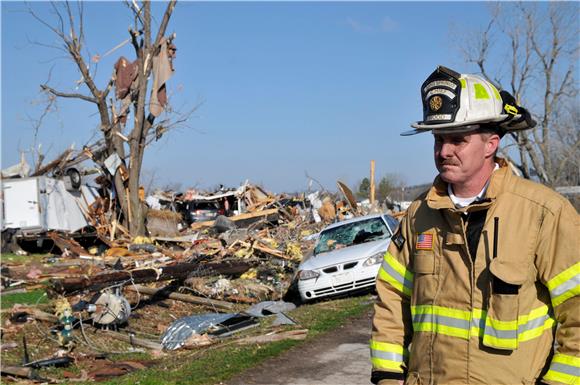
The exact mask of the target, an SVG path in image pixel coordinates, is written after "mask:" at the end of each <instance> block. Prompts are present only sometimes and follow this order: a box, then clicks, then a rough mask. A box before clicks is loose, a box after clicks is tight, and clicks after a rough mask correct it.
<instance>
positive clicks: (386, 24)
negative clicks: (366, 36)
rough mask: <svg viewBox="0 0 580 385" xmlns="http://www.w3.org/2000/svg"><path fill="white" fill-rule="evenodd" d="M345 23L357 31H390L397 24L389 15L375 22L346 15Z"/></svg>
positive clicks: (395, 27)
mask: <svg viewBox="0 0 580 385" xmlns="http://www.w3.org/2000/svg"><path fill="white" fill-rule="evenodd" d="M346 25H348V26H349V27H350V29H352V30H353V31H355V32H359V33H378V32H391V31H394V30H395V29H397V27H398V26H399V24H398V23H397V22H396V21H395V20H393V19H392V18H391V17H389V16H385V17H383V18H382V19H381V20H380V21H379V22H375V23H373V22H364V21H361V20H356V19H353V18H352V17H347V18H346Z"/></svg>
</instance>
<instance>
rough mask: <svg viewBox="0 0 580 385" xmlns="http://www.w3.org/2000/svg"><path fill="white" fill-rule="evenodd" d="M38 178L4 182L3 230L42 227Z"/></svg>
mask: <svg viewBox="0 0 580 385" xmlns="http://www.w3.org/2000/svg"><path fill="white" fill-rule="evenodd" d="M39 187H40V186H39V178H26V179H14V180H4V181H3V183H2V192H3V193H4V218H3V219H4V226H3V227H4V228H9V229H29V228H37V227H42V219H41V218H42V216H41V211H40V203H39V199H40V196H39Z"/></svg>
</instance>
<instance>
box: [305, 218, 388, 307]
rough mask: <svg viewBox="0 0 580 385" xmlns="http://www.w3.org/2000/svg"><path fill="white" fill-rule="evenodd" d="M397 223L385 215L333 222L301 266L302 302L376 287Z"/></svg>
mask: <svg viewBox="0 0 580 385" xmlns="http://www.w3.org/2000/svg"><path fill="white" fill-rule="evenodd" d="M398 224H399V223H398V222H397V220H396V219H395V218H393V217H391V216H389V215H386V214H375V215H367V216H364V217H357V218H353V219H349V220H346V221H342V222H339V223H334V224H332V225H330V226H328V227H326V228H324V229H323V230H322V231H321V232H320V235H319V238H318V241H317V243H316V246H315V247H314V253H313V255H312V256H311V257H310V258H308V259H306V260H304V261H302V262H301V263H300V266H298V273H297V279H298V292H299V293H300V297H301V299H302V300H303V301H308V300H313V299H315V298H320V297H326V296H331V295H337V294H343V293H347V292H350V291H357V290H360V289H364V288H369V287H373V286H374V285H375V280H376V277H377V273H378V271H379V267H380V266H381V262H382V260H383V256H384V255H385V252H386V251H387V248H388V246H389V243H390V242H391V236H392V235H393V234H394V232H395V231H396V229H397V226H398Z"/></svg>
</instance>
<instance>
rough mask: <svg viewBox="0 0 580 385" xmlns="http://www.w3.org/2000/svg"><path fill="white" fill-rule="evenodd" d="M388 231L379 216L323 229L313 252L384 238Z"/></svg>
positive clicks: (323, 251) (388, 234)
mask: <svg viewBox="0 0 580 385" xmlns="http://www.w3.org/2000/svg"><path fill="white" fill-rule="evenodd" d="M389 236H390V233H389V231H388V229H387V226H386V225H385V222H384V221H383V220H382V219H381V218H372V219H367V220H364V221H359V222H351V223H346V224H344V225H342V226H339V227H334V228H332V229H328V230H326V231H323V232H322V233H321V234H320V238H319V240H318V243H317V245H316V247H315V249H314V254H320V253H326V252H328V251H332V250H337V249H340V248H343V247H349V246H353V245H358V244H361V243H366V242H371V241H377V240H379V239H386V238H388V237H389Z"/></svg>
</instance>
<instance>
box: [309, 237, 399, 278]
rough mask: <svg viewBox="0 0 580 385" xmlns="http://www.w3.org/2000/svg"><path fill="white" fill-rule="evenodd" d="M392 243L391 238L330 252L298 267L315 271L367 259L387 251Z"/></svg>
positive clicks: (314, 257) (313, 257) (314, 256)
mask: <svg viewBox="0 0 580 385" xmlns="http://www.w3.org/2000/svg"><path fill="white" fill-rule="evenodd" d="M390 241H391V239H390V238H389V239H381V240H378V241H372V242H367V243H362V244H360V245H355V246H350V247H345V248H344V249H338V250H333V251H329V252H327V253H321V254H315V255H313V256H311V257H310V258H308V259H307V260H305V261H302V262H301V263H300V266H298V269H299V270H314V269H320V268H322V267H325V266H329V265H335V264H337V263H344V262H349V261H356V260H359V259H366V258H368V257H370V256H371V255H373V254H375V253H378V252H380V251H385V250H386V249H387V247H388V246H389V243H390Z"/></svg>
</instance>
